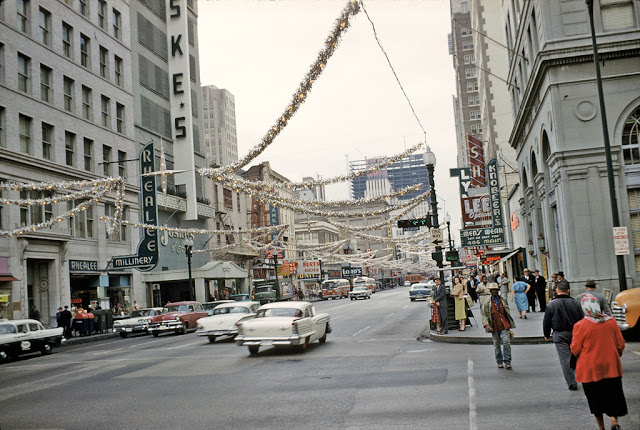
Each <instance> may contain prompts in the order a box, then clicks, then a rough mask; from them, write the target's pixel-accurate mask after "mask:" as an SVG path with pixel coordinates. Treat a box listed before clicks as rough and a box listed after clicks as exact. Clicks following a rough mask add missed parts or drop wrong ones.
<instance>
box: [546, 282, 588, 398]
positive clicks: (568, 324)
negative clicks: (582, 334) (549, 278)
mask: <svg viewBox="0 0 640 430" xmlns="http://www.w3.org/2000/svg"><path fill="white" fill-rule="evenodd" d="M568 286H569V284H568V283H559V284H558V286H557V289H556V291H557V293H558V296H557V297H556V298H555V299H553V300H551V302H550V303H549V306H547V310H546V312H545V313H544V319H543V320H542V331H543V333H544V339H545V340H546V341H547V342H549V341H551V338H550V336H551V330H553V343H554V344H555V345H556V352H557V353H558V359H559V360H560V367H561V368H562V373H563V374H564V379H565V381H566V382H567V385H568V386H569V389H570V390H571V391H576V390H577V389H578V384H576V374H575V371H574V370H573V369H572V368H571V367H570V365H569V362H570V360H571V349H570V345H571V333H572V331H573V325H574V324H575V323H577V322H578V321H580V320H581V319H582V317H584V313H583V312H582V308H581V307H580V305H579V304H578V302H576V301H575V300H574V299H572V298H571V297H569V288H568Z"/></svg>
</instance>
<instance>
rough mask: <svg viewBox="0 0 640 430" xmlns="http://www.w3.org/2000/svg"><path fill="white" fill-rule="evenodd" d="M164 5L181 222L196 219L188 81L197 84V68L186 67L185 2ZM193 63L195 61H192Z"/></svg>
mask: <svg viewBox="0 0 640 430" xmlns="http://www.w3.org/2000/svg"><path fill="white" fill-rule="evenodd" d="M165 4H166V15H167V45H168V50H169V54H171V55H169V57H168V60H167V62H168V71H169V76H170V78H169V84H170V91H169V95H170V102H171V122H172V127H171V130H172V135H173V142H174V143H173V145H174V149H173V157H174V166H175V169H177V170H186V172H183V173H178V174H176V175H175V182H176V185H184V186H185V192H186V194H187V196H186V199H187V213H186V215H185V217H184V219H185V220H197V219H198V213H197V209H198V203H197V200H196V173H195V169H194V166H195V155H194V154H195V151H194V134H193V133H194V131H193V130H194V127H193V116H192V114H193V112H192V108H191V85H190V82H191V80H193V81H197V77H196V76H195V74H196V73H197V67H194V69H193V70H191V68H190V58H191V57H192V56H191V55H190V52H189V49H190V48H189V41H188V35H189V23H188V19H187V1H186V0H169V1H166V2H165ZM194 61H196V60H195V59H194Z"/></svg>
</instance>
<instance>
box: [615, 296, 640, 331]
mask: <svg viewBox="0 0 640 430" xmlns="http://www.w3.org/2000/svg"><path fill="white" fill-rule="evenodd" d="M611 313H612V314H613V317H614V318H615V319H616V322H617V323H618V327H619V328H620V330H621V331H622V332H623V333H624V332H627V333H630V334H632V335H635V336H638V337H640V288H630V289H628V290H625V291H620V292H619V293H618V295H617V296H616V298H615V300H614V301H613V302H612V303H611Z"/></svg>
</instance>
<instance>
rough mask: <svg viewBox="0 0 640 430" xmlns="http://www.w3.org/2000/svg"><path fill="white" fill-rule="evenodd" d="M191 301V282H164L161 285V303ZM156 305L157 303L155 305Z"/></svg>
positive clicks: (162, 304)
mask: <svg viewBox="0 0 640 430" xmlns="http://www.w3.org/2000/svg"><path fill="white" fill-rule="evenodd" d="M186 300H189V281H176V282H164V283H162V284H160V303H161V306H164V305H165V304H166V303H167V302H184V301H186ZM154 304H155V303H154Z"/></svg>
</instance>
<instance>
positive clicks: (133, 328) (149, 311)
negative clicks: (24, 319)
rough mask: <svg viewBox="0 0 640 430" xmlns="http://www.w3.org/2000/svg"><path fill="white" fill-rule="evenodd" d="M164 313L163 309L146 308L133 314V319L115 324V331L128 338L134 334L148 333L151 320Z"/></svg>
mask: <svg viewBox="0 0 640 430" xmlns="http://www.w3.org/2000/svg"><path fill="white" fill-rule="evenodd" d="M161 313H162V308H144V309H138V310H134V311H133V312H131V318H126V319H122V320H116V321H114V322H113V330H114V331H115V332H116V333H120V337H127V336H128V335H129V334H133V333H145V334H146V333H147V332H148V327H149V322H151V318H152V317H155V316H156V315H160V314H161Z"/></svg>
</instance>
